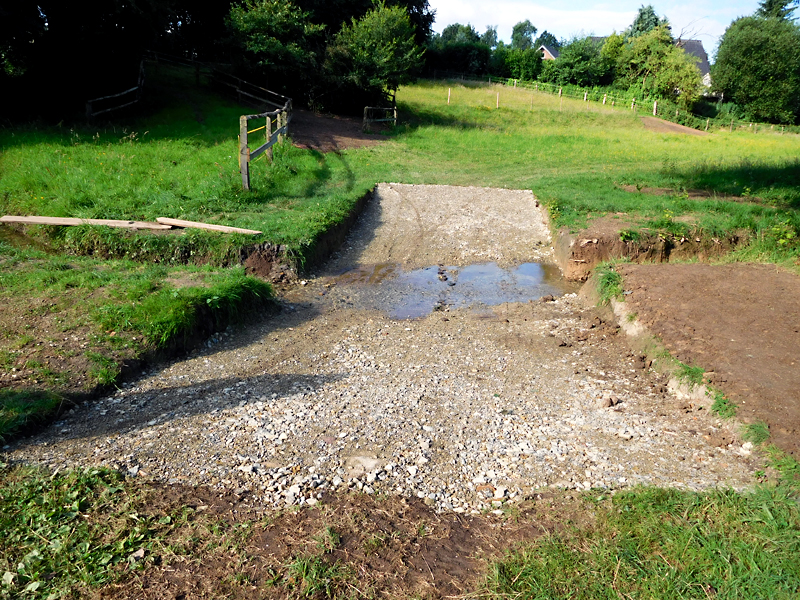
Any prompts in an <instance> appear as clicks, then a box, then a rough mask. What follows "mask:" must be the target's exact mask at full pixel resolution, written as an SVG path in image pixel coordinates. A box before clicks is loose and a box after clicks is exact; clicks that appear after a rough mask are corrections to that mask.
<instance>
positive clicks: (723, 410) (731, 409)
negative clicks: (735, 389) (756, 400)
mask: <svg viewBox="0 0 800 600" xmlns="http://www.w3.org/2000/svg"><path fill="white" fill-rule="evenodd" d="M713 395H714V403H713V404H712V405H711V411H712V412H714V413H716V414H717V415H719V416H720V417H722V418H723V419H732V418H733V417H735V416H736V409H737V408H739V407H738V406H737V405H736V404H734V403H733V402H732V401H731V400H730V398H728V397H727V396H725V394H723V393H722V392H720V391H716V392H714V394H713Z"/></svg>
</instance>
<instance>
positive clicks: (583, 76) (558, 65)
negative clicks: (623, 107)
mask: <svg viewBox="0 0 800 600" xmlns="http://www.w3.org/2000/svg"><path fill="white" fill-rule="evenodd" d="M600 49H601V46H600V44H598V43H597V42H596V41H595V40H593V39H592V38H590V37H580V38H575V39H573V40H571V41H570V42H569V43H568V44H566V45H565V46H563V47H562V48H561V55H560V56H559V57H558V58H557V59H556V60H554V61H545V62H547V63H554V64H553V66H551V67H549V69H548V74H549V77H551V78H552V81H555V82H556V83H560V84H564V83H572V84H575V85H580V86H593V85H598V84H600V83H603V82H604V80H605V78H606V75H607V74H608V71H609V66H608V65H607V64H606V62H605V61H604V60H603V57H602V56H601V54H600Z"/></svg>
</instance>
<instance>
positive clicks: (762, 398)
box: [620, 264, 800, 457]
mask: <svg viewBox="0 0 800 600" xmlns="http://www.w3.org/2000/svg"><path fill="white" fill-rule="evenodd" d="M620 272H621V273H622V276H623V278H624V282H625V290H626V291H629V292H631V293H630V294H629V295H627V296H626V302H627V303H628V304H630V305H631V310H632V311H634V312H636V314H637V317H638V319H639V321H641V322H642V323H643V324H644V325H646V326H647V327H648V328H649V329H650V331H651V333H653V334H655V335H657V336H659V337H660V338H661V339H662V341H663V342H664V344H665V346H666V347H667V348H668V349H669V351H670V352H671V353H672V355H673V356H674V357H675V358H677V359H678V360H680V361H682V362H684V363H686V364H689V365H697V366H700V367H702V368H703V369H704V370H705V371H706V372H707V379H708V380H709V382H710V383H711V384H712V385H713V386H715V387H717V388H719V389H721V390H722V391H724V392H725V394H726V395H727V396H728V397H729V398H730V399H731V400H733V402H734V403H735V404H737V405H738V407H739V408H738V413H737V415H738V417H739V418H740V419H742V420H744V421H746V422H755V421H764V422H766V423H767V424H768V425H769V429H770V433H771V435H772V440H773V441H774V442H775V443H776V444H777V445H778V446H779V447H781V448H782V449H783V450H785V451H787V452H789V453H790V454H792V455H794V456H795V457H800V435H798V434H800V356H798V353H800V277H797V276H796V275H794V274H792V273H788V272H786V271H781V270H779V269H778V268H776V267H775V266H774V265H757V264H730V265H708V264H662V265H652V264H649V265H624V266H622V267H620Z"/></svg>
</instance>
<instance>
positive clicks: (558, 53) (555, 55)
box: [539, 44, 561, 58]
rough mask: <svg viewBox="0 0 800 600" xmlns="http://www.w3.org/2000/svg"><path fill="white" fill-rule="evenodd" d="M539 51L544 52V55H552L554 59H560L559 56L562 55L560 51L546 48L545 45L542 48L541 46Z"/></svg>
mask: <svg viewBox="0 0 800 600" xmlns="http://www.w3.org/2000/svg"><path fill="white" fill-rule="evenodd" d="M539 50H541V51H542V53H544V52H547V53H548V54H550V56H552V57H553V58H558V57H559V55H560V54H561V53H560V52H559V51H558V50H556V49H555V48H551V47H550V46H545V45H544V44H542V45H541V46H539Z"/></svg>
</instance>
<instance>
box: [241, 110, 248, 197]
mask: <svg viewBox="0 0 800 600" xmlns="http://www.w3.org/2000/svg"><path fill="white" fill-rule="evenodd" d="M239 172H240V173H241V174H242V188H244V190H245V191H250V148H248V147H247V116H246V115H242V116H241V117H239Z"/></svg>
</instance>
